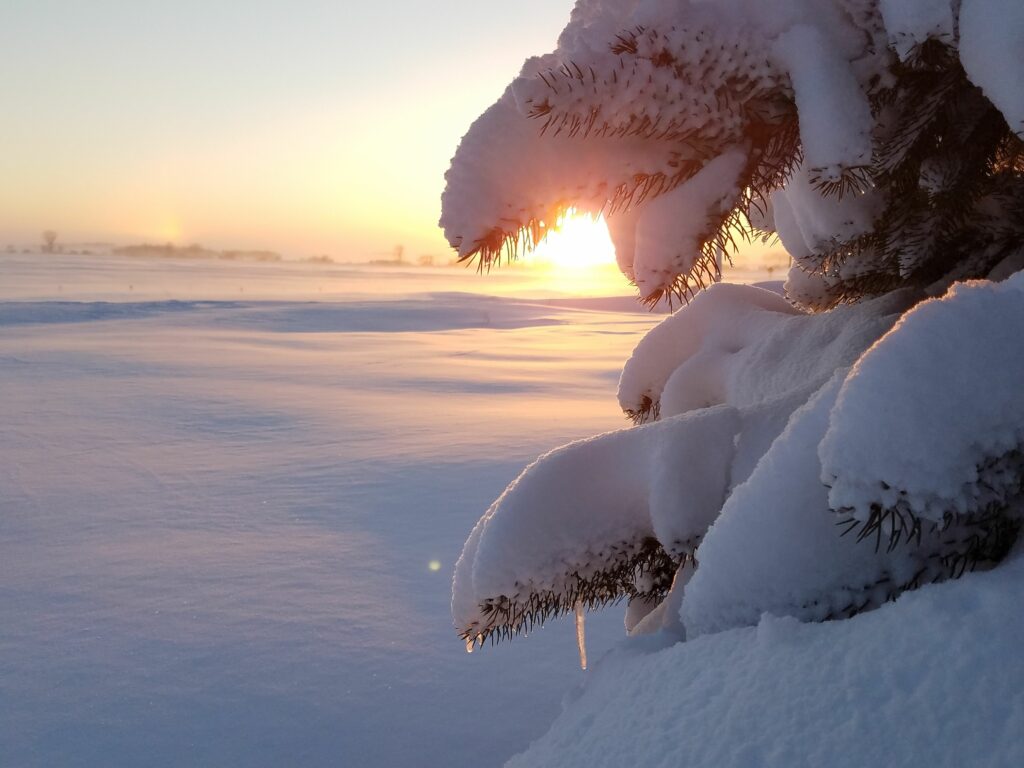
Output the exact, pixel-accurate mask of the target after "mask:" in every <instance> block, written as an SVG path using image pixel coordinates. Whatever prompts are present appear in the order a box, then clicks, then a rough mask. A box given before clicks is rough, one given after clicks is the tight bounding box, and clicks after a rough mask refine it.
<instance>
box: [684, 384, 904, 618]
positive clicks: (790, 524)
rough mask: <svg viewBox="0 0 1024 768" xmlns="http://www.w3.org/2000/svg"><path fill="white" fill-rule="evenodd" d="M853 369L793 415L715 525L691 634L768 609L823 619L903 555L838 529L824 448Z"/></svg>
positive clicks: (688, 607)
mask: <svg viewBox="0 0 1024 768" xmlns="http://www.w3.org/2000/svg"><path fill="white" fill-rule="evenodd" d="M844 374H845V371H841V372H840V373H838V374H836V376H835V377H834V378H833V379H832V380H831V381H830V382H829V383H828V384H827V385H826V386H825V387H823V388H822V389H821V390H820V391H819V392H818V393H817V394H816V395H815V396H814V397H813V398H812V400H811V402H810V403H808V404H807V405H805V406H804V407H802V408H801V409H800V410H799V411H797V413H796V414H794V415H793V417H792V418H791V420H790V422H789V425H788V426H787V427H786V429H785V431H784V432H783V433H782V435H781V436H780V437H779V438H778V439H777V440H776V441H775V442H774V443H773V444H772V445H771V447H770V449H769V450H768V451H767V452H766V453H765V455H764V457H763V458H762V459H761V461H760V463H758V464H757V466H756V468H755V469H754V471H753V474H751V476H750V477H749V479H747V480H746V482H744V483H742V484H740V485H739V486H738V487H737V488H735V489H734V491H733V493H732V494H731V495H730V496H729V499H728V500H727V501H726V504H725V506H724V507H723V508H722V512H721V514H720V515H719V517H718V519H717V520H716V521H715V524H714V525H713V526H712V527H711V530H710V531H708V535H707V536H706V537H705V539H704V541H703V542H702V543H701V546H700V549H699V550H698V557H699V559H700V567H699V568H698V569H697V572H696V573H695V574H694V576H693V578H692V579H691V580H690V583H689V584H688V585H687V588H686V593H685V596H684V598H683V604H682V617H683V624H684V626H685V627H686V632H687V636H688V637H691V638H692V637H695V636H698V635H701V634H705V633H709V632H718V631H721V630H723V629H729V628H731V627H737V626H744V625H748V624H754V623H756V622H757V619H758V617H759V616H760V615H761V614H762V613H763V612H765V611H768V612H770V613H776V614H778V615H797V616H798V617H799V618H802V619H816V620H819V621H820V620H821V619H824V618H825V617H827V616H829V615H833V614H834V615H840V614H841V613H842V612H843V611H844V610H845V609H846V608H847V607H848V606H850V605H851V604H855V602H856V601H859V600H861V599H863V598H862V597H861V596H860V595H859V591H860V590H859V588H860V587H861V586H862V585H865V584H871V583H873V582H876V581H878V580H879V579H880V578H881V577H882V576H883V575H885V574H886V573H887V572H888V569H887V566H889V563H888V560H890V559H891V558H892V557H894V556H887V555H883V554H879V553H876V552H875V550H874V548H873V547H871V546H870V545H865V544H863V543H861V542H858V541H856V540H855V539H854V538H853V537H840V536H839V532H838V531H837V530H836V526H835V520H834V519H832V516H831V515H829V514H827V511H828V500H827V495H826V493H827V492H826V489H825V487H824V486H823V485H822V484H821V482H820V481H819V480H818V475H819V465H818V462H817V456H816V454H815V449H816V446H817V444H818V442H819V441H820V440H821V436H822V435H823V434H824V432H825V428H826V426H827V425H828V414H829V411H830V409H831V407H832V404H833V403H834V402H835V398H836V394H837V393H838V391H839V385H840V384H841V383H842V381H843V376H844ZM901 555H902V553H900V555H896V556H901ZM890 567H891V566H890ZM911 573H912V571H911ZM908 578H909V576H908ZM851 585H855V586H856V587H857V591H856V592H855V591H852V590H851V589H850V587H851ZM878 602H879V603H881V602H884V596H883V599H881V600H879V601H878Z"/></svg>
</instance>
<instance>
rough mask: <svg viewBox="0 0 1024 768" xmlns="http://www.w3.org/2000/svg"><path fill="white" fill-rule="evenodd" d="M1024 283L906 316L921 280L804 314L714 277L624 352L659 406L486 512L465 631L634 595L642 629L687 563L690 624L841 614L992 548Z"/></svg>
mask: <svg viewBox="0 0 1024 768" xmlns="http://www.w3.org/2000/svg"><path fill="white" fill-rule="evenodd" d="M1022 288H1024V279H1022V278H1021V277H1020V276H1016V277H1014V278H1013V279H1011V280H1009V281H1007V282H1006V283H1004V284H998V283H989V282H985V283H981V282H978V283H972V284H966V285H957V286H955V287H954V288H953V289H952V290H951V291H950V292H949V293H948V295H946V296H945V297H943V298H942V299H935V300H930V301H926V302H925V303H923V304H919V305H917V307H916V308H914V309H912V310H911V311H910V312H909V313H907V314H906V315H905V316H904V317H903V318H902V319H901V320H900V321H899V322H898V323H897V324H896V325H895V327H893V324H894V323H896V322H897V319H898V318H899V316H900V313H901V312H902V311H903V310H904V309H906V307H907V306H909V305H910V304H911V303H912V302H913V299H914V294H913V293H911V292H898V293H893V294H890V295H888V296H885V297H882V298H879V299H875V300H872V301H866V302H862V303H861V304H858V305H854V306H850V307H842V308H837V309H836V310H833V311H832V312H829V313H825V314H822V315H805V314H801V313H797V312H796V311H795V310H793V309H792V307H790V306H789V305H787V304H786V303H785V302H784V301H782V300H781V299H780V298H779V297H778V296H777V295H775V294H772V293H770V292H768V291H764V290H762V289H759V288H754V287H750V286H733V285H720V286H715V287H713V288H712V289H710V290H708V291H707V292H705V293H704V294H702V295H701V296H700V297H698V299H697V300H695V301H694V302H693V303H691V304H690V305H688V306H687V307H685V308H683V309H681V310H680V311H679V312H677V313H676V314H675V315H672V316H670V317H668V318H666V319H665V320H664V321H663V322H662V323H661V324H660V325H659V326H657V327H655V328H654V329H653V330H652V331H651V332H650V333H649V334H648V335H647V337H645V338H644V339H643V340H642V341H641V342H640V344H639V345H638V346H637V349H636V350H635V352H634V354H633V356H632V358H631V359H630V361H629V362H628V363H627V365H626V367H625V370H624V371H623V376H622V382H621V385H620V400H621V403H622V405H623V408H624V409H625V410H626V411H627V412H630V413H632V414H633V415H634V416H635V415H637V414H638V413H641V414H643V418H645V419H647V420H650V421H653V422H654V423H649V424H645V425H643V426H640V427H637V428H633V429H627V430H623V431H621V432H614V433H609V434H606V435H601V436H599V437H596V438H593V439H592V440H588V441H583V442H579V443H574V444H572V445H570V446H567V447H565V448H563V449H559V450H557V451H554V452H552V453H551V454H548V455H547V456H544V457H541V459H539V460H538V461H537V462H536V463H535V464H533V465H532V466H531V467H529V468H528V469H527V470H526V471H525V472H524V473H523V475H522V476H521V477H520V478H519V480H517V481H516V482H515V483H513V484H512V485H511V486H510V487H509V488H508V490H506V492H505V493H504V494H503V495H502V497H501V498H500V499H499V500H498V501H497V502H496V503H495V504H494V506H493V507H492V508H491V509H490V510H489V511H488V513H487V514H486V515H485V516H484V518H483V519H482V520H481V521H480V523H478V525H477V527H476V528H475V529H474V531H473V534H472V536H471V537H470V539H469V541H468V542H467V544H466V547H465V549H464V551H463V555H462V558H461V559H460V561H459V564H458V566H457V568H456V576H455V588H454V600H453V607H454V617H455V622H456V625H457V627H458V629H459V631H460V632H461V633H462V635H463V637H465V638H466V639H467V640H469V641H471V642H482V641H483V640H484V639H487V638H491V637H492V636H493V637H503V636H511V635H513V634H516V633H518V632H520V631H522V630H524V629H528V628H529V627H530V626H532V625H533V624H535V623H541V622H543V621H544V620H545V619H547V618H548V617H550V616H553V615H558V614H560V613H564V612H567V611H570V610H572V608H573V606H574V605H575V604H576V603H579V602H582V603H583V604H585V605H586V606H588V607H593V606H595V605H598V604H600V603H603V602H610V601H616V600H619V599H621V598H624V597H628V598H630V600H631V609H630V619H629V624H630V625H631V626H636V625H638V624H639V625H640V626H641V629H634V632H635V631H654V630H657V629H659V628H660V627H662V626H666V625H668V624H670V623H672V622H676V623H678V622H679V618H678V617H677V616H675V615H672V616H664V617H662V618H660V619H659V622H660V623H659V622H653V623H652V621H653V620H652V621H645V622H641V619H643V617H644V614H645V613H646V612H650V611H652V610H653V609H654V608H656V607H657V605H658V603H659V602H660V601H662V600H665V599H666V595H667V594H668V590H669V586H670V585H671V584H672V581H673V576H674V575H675V571H676V570H677V569H678V568H679V566H680V565H681V564H682V565H684V566H686V568H687V570H688V571H690V570H692V568H693V567H694V566H696V570H695V572H694V573H692V578H691V575H690V574H689V573H688V574H687V575H686V579H687V580H688V583H686V584H685V586H680V587H679V591H680V592H681V595H677V596H676V597H677V598H678V599H680V600H681V614H680V615H681V618H682V622H681V624H682V628H683V631H684V632H685V634H686V635H687V636H691V637H693V636H697V635H701V634H707V633H712V632H719V631H722V630H724V629H728V628H730V627H735V626H743V625H747V624H751V623H755V622H756V621H757V619H758V617H759V616H760V615H761V614H762V613H763V612H765V611H770V612H772V613H774V614H776V615H792V616H795V617H797V618H799V619H801V620H809V621H820V620H824V619H835V618H843V617H849V616H853V615H856V614H857V613H860V612H863V611H865V610H868V609H871V608H875V607H877V606H879V605H881V604H883V603H885V602H887V601H890V600H892V599H894V598H895V597H896V596H898V595H899V594H901V593H902V592H903V591H905V590H907V589H912V588H915V587H918V586H920V585H922V584H926V583H931V582H936V581H942V580H944V579H946V578H949V577H950V576H959V575H962V574H963V573H964V572H965V571H966V570H973V569H975V568H976V567H987V566H990V565H992V564H994V563H996V562H998V561H999V560H1001V559H1002V558H1003V557H1004V556H1005V555H1006V554H1007V552H1008V551H1009V549H1010V547H1011V545H1012V544H1013V542H1014V541H1015V540H1016V537H1017V533H1018V530H1019V527H1020V522H1021V512H1022V510H1024V504H1022V503H1021V497H1022V490H1024V487H1022V482H1024V479H1022V478H1024V474H1022V472H1024V461H1022V460H1021V448H1022V445H1024V398H1022V395H1021V393H1020V382H1021V381H1022V380H1024V367H1022V364H1021V363H1020V361H1021V360H1024V341H1022V339H1021V337H1020V333H1019V331H1020V329H1021V328H1022V327H1024V309H1022V308H1024V301H1022V298H1024V297H1022V296H1021V293H1022ZM979 340H982V341H979ZM1004 359H1005V360H1008V361H1009V362H1002V361H1003V360H1004ZM851 366H852V368H851ZM819 454H820V458H819ZM823 479H824V482H823ZM826 483H828V485H826ZM828 486H831V488H829V487H828ZM837 513H838V517H837ZM837 522H838V523H840V525H837ZM925 523H930V524H927V525H926V524H925ZM858 528H859V529H860V531H859V535H846V534H852V533H853V532H854V531H855V530H856V529H858ZM865 539H868V541H864V540H865ZM677 580H678V579H677ZM639 606H642V609H641V607H639Z"/></svg>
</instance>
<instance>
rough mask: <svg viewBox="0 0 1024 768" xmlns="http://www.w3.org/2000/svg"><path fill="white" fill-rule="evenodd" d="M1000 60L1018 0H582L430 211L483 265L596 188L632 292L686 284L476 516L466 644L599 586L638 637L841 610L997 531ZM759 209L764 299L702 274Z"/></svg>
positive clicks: (981, 554)
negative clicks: (613, 403) (782, 285)
mask: <svg viewBox="0 0 1024 768" xmlns="http://www.w3.org/2000/svg"><path fill="white" fill-rule="evenodd" d="M1022 78H1024V6H1022V5H1021V4H1020V3H1019V2H1015V1H1013V2H1011V0H963V1H962V2H957V1H956V0H579V1H578V2H577V4H576V7H575V9H574V10H573V13H572V17H571V20H570V22H569V25H568V27H567V28H566V30H565V31H564V32H563V34H562V36H561V37H560V39H559V43H558V49H557V50H556V51H555V52H553V53H551V54H548V55H545V56H541V57H538V58H535V59H531V60H529V61H527V62H526V64H525V65H524V67H523V70H522V73H521V74H520V76H519V77H518V78H517V79H516V80H515V81H514V82H513V83H512V84H511V85H510V86H509V88H508V89H507V90H506V91H505V93H504V94H503V95H502V96H501V98H500V99H499V100H498V102H497V103H496V104H495V105H494V106H492V107H491V108H490V109H489V110H487V112H485V113H484V114H483V115H482V116H481V117H480V118H479V119H478V120H477V121H476V123H474V124H473V126H472V127H471V128H470V130H469V132H468V133H467V135H466V136H465V137H464V139H463V142H462V144H461V146H460V147H459V150H458V153H457V154H456V156H455V158H454V160H453V162H452V167H451V170H450V171H449V172H448V175H447V181H448V186H447V189H446V190H445V193H444V196H443V214H442V220H441V224H442V226H443V227H444V229H445V232H446V234H447V236H448V238H449V240H450V242H451V243H452V245H453V247H455V248H456V249H457V250H458V252H459V254H460V256H461V257H462V258H464V259H473V258H477V259H479V260H480V262H481V264H484V265H490V264H491V263H492V262H496V261H498V260H500V259H501V257H502V255H503V254H506V255H508V256H515V255H517V254H518V253H520V251H521V250H522V249H523V248H524V247H529V246H530V245H532V244H533V243H535V242H536V241H537V240H538V239H539V238H540V237H542V236H543V233H544V228H543V222H545V221H554V220H556V219H557V217H558V216H559V215H560V214H561V213H563V212H565V211H566V210H568V209H569V208H576V209H577V210H583V211H587V212H590V213H592V214H597V213H598V212H603V213H604V214H605V215H606V216H607V220H608V223H609V228H610V230H611V233H612V237H613V240H614V242H615V246H616V252H617V257H618V261H619V264H620V267H621V268H622V271H623V272H624V274H625V275H626V276H627V277H628V278H629V279H630V280H631V281H632V282H633V283H634V284H635V285H636V287H637V289H638V291H639V294H640V298H641V299H642V300H644V301H646V302H650V303H654V302H657V301H659V300H667V301H668V302H670V303H673V302H682V303H684V304H685V306H683V307H682V308H681V309H679V310H678V311H677V312H676V313H675V314H674V315H671V316H669V317H668V318H667V319H666V320H665V321H664V322H662V323H661V324H660V325H659V326H657V327H656V328H655V329H653V330H652V331H651V332H650V334H649V335H648V336H647V337H646V338H645V339H644V340H643V341H641V343H640V344H639V345H638V347H637V349H636V351H635V352H634V354H633V356H632V358H631V359H630V360H629V361H628V362H627V364H626V367H625V369H624V371H623V374H622V379H621V382H620V387H619V401H620V404H621V405H622V407H623V410H624V411H625V412H626V413H627V414H628V415H629V416H631V417H632V418H633V419H634V421H636V422H638V426H636V427H634V428H631V429H627V430H623V431H621V432H615V433H611V434H608V435H602V436H599V437H597V438H594V439H593V440H590V441H584V442H581V443H576V444H572V445H569V446H566V447H564V448H561V449H558V450H556V451H553V452H552V453H550V454H548V455H546V456H544V457H541V458H540V459H539V460H538V461H537V462H536V463H534V464H533V465H531V466H530V467H528V468H527V469H526V470H525V471H524V473H523V474H522V476H521V477H520V478H519V479H518V480H516V481H515V482H514V483H513V484H512V485H511V486H509V488H508V489H507V490H506V491H505V493H504V494H503V495H502V496H501V498H499V499H498V500H497V501H496V502H495V503H494V505H493V506H492V507H491V509H489V510H488V511H487V513H486V514H485V515H484V517H483V518H482V519H481V520H480V522H479V523H478V524H477V526H476V528H475V529H474V530H473V532H472V534H471V535H470V538H469V540H468V541H467V543H466V546H465V549H464V551H463V555H462V558H461V559H460V561H459V564H458V566H457V569H456V576H455V583H454V590H453V592H454V594H453V613H454V616H455V621H456V624H457V626H458V629H459V631H460V632H461V633H462V635H463V637H464V638H465V639H466V640H467V642H469V643H482V642H483V641H484V640H486V639H494V638H496V637H501V636H506V635H510V634H514V633H516V632H519V631H520V630H523V629H525V628H528V627H530V626H531V625H532V624H534V623H536V622H539V621H543V620H544V619H546V618H548V617H549V616H551V615H556V614H559V613H562V612H567V611H571V610H574V609H575V608H577V606H580V605H583V606H588V607H590V606H595V605H598V604H601V603H604V602H608V601H615V600H618V599H620V598H623V597H628V598H629V600H630V603H629V609H628V610H627V620H626V623H627V628H628V629H629V630H630V631H632V632H643V631H648V630H650V631H653V630H658V629H664V628H669V629H671V630H674V631H676V632H678V633H680V634H682V635H686V636H693V635H696V634H702V633H707V632H714V631H718V630H721V629H725V628H728V627H731V626H737V625H742V624H748V623H752V622H756V621H757V619H758V617H759V616H760V615H761V613H762V612H764V611H771V612H773V613H776V614H790V615H795V616H797V617H798V618H801V619H808V620H811V619H814V620H821V619H828V618H837V617H845V616H850V615H853V614H856V613H858V612H860V611H863V610H865V609H866V608H870V607H875V606H877V605H879V604H881V603H883V602H885V601H887V600H889V599H891V598H892V597H894V596H895V595H897V594H899V593H900V592H902V591H904V590H906V589H908V588H912V587H915V586H918V585H920V584H922V583H925V582H930V581H936V580H942V579H945V578H948V577H950V576H957V575H961V574H962V573H963V572H964V571H965V570H967V569H973V568H975V567H977V566H979V565H981V566H987V565H990V564H993V563H996V562H998V561H999V560H1001V559H1002V558H1003V557H1005V555H1006V554H1007V552H1008V551H1009V549H1010V548H1011V546H1012V545H1013V543H1014V541H1015V540H1016V538H1017V533H1018V530H1019V527H1020V523H1021V519H1022V512H1024V509H1022V500H1021V495H1022V491H1024V486H1022V464H1024V458H1022V454H1021V451H1022V446H1024V390H1022V389H1021V387H1020V386H1019V384H1020V382H1021V381H1024V367H1022V366H1024V364H1022V363H1021V360H1024V334H1022V333H1021V331H1022V330H1024V301H1022V300H1024V296H1022V292H1024V280H1022V279H1021V277H1020V276H1019V275H1015V276H1014V277H1013V278H1012V279H1007V280H1006V281H1005V282H1004V283H1001V284H996V283H994V282H992V281H993V280H997V279H1001V278H1006V277H1007V276H1009V275H1011V274H1014V273H1015V272H1016V271H1017V269H1018V268H1019V267H1020V266H1021V265H1022V264H1024V141H1022V139H1024V91H1022V90H1021V89H1020V87H1019V83H1020V82H1021V80H1022ZM773 234H777V235H778V237H779V238H780V240H781V241H782V243H783V245H784V246H785V247H786V249H787V250H788V251H789V253H790V255H791V256H792V259H793V262H792V268H791V270H790V274H789V278H788V280H787V283H786V296H785V298H783V297H781V296H778V295H776V294H773V293H771V292H769V291H766V290H762V289H760V288H754V287H743V286H729V285H721V284H719V285H715V284H714V283H715V282H716V281H717V279H718V278H719V272H718V265H719V264H720V263H721V258H722V256H723V255H726V256H727V255H728V254H729V252H730V251H731V250H732V249H734V248H735V247H736V240H737V238H742V237H768V236H772V235H773ZM972 279H973V280H981V281H986V282H972V283H967V284H960V283H961V281H964V280H972ZM704 288H707V289H708V290H706V291H703V292H702V291H701V289H704ZM929 297H931V298H929ZM844 534H845V535H844ZM865 540H866V541H865ZM698 563H699V568H698V567H696V566H697V564H698Z"/></svg>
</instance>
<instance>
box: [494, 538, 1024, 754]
mask: <svg viewBox="0 0 1024 768" xmlns="http://www.w3.org/2000/svg"><path fill="white" fill-rule="evenodd" d="M701 567H703V566H701ZM698 570H699V569H698ZM1022 604H1024V557H1021V556H1016V557H1013V558H1012V559H1011V560H1009V561H1007V562H1005V563H1004V564H1003V565H1002V566H1001V567H1000V568H998V569H996V570H993V571H989V572H987V573H976V574H972V575H970V576H968V577H966V578H963V579H961V580H959V581H952V582H946V583H944V584H940V585H934V586H928V587H925V588H922V589H920V590H918V591H915V592H908V593H905V594H904V595H902V596H901V597H900V598H899V599H898V600H897V601H896V602H895V603H893V604H889V605H886V606H883V607H882V608H880V609H879V610H877V611H873V612H871V613H866V614H862V615H860V616H857V617H855V618H853V619H850V620H849V621H843V622H826V623H823V624H801V623H799V622H797V621H796V620H794V619H791V618H776V617H774V616H772V615H770V614H765V615H763V616H762V617H761V618H760V621H759V623H758V624H757V626H750V627H745V628H742V629H736V630H732V631H730V632H724V633H720V634H716V635H710V636H704V637H699V638H697V639H695V640H692V641H689V642H685V643H675V644H669V645H667V647H666V642H665V641H664V640H662V639H660V638H637V639H633V640H629V641H627V642H626V643H624V645H623V646H622V647H621V648H620V649H619V650H617V651H613V652H612V653H611V654H609V655H608V656H607V657H605V658H604V659H602V660H601V661H600V662H599V663H597V664H596V665H594V666H593V667H592V671H591V672H590V673H588V676H587V681H586V685H585V687H583V688H582V689H581V690H580V691H578V692H577V693H576V694H575V695H573V697H572V698H571V699H570V700H569V701H568V703H567V705H566V707H565V709H564V711H563V712H562V714H561V716H560V717H559V718H558V719H557V720H556V721H555V722H554V724H553V725H552V727H551V729H550V730H549V732H548V733H547V734H546V735H545V736H543V737H542V738H541V739H539V740H538V741H537V742H535V743H534V744H533V745H532V746H531V747H530V748H529V749H528V750H527V751H526V752H525V753H524V754H522V755H519V756H518V757H516V758H513V759H512V760H511V761H509V763H508V764H507V765H508V768H548V767H550V768H604V767H606V766H607V767H608V768H613V767H614V768H618V767H619V766H623V765H642V766H648V767H650V768H658V767H661V766H664V767H665V768H668V766H681V765H685V766H691V767H692V768H705V767H706V768H741V767H743V766H758V768H793V766H831V768H863V767H864V766H868V765H891V766H896V765H899V766H921V767H922V768H923V767H924V766H928V768H947V767H948V768H960V767H961V766H968V765H971V766H981V765H984V766H988V768H1012V767H1014V766H1019V765H1024V740H1022V739H1021V738H1020V734H1021V726H1022V724H1024V665H1021V664H1019V663H1018V658H1019V654H1020V647H1021V644H1022V642H1024V617H1022V613H1021V610H1020V606H1021V605H1022Z"/></svg>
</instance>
